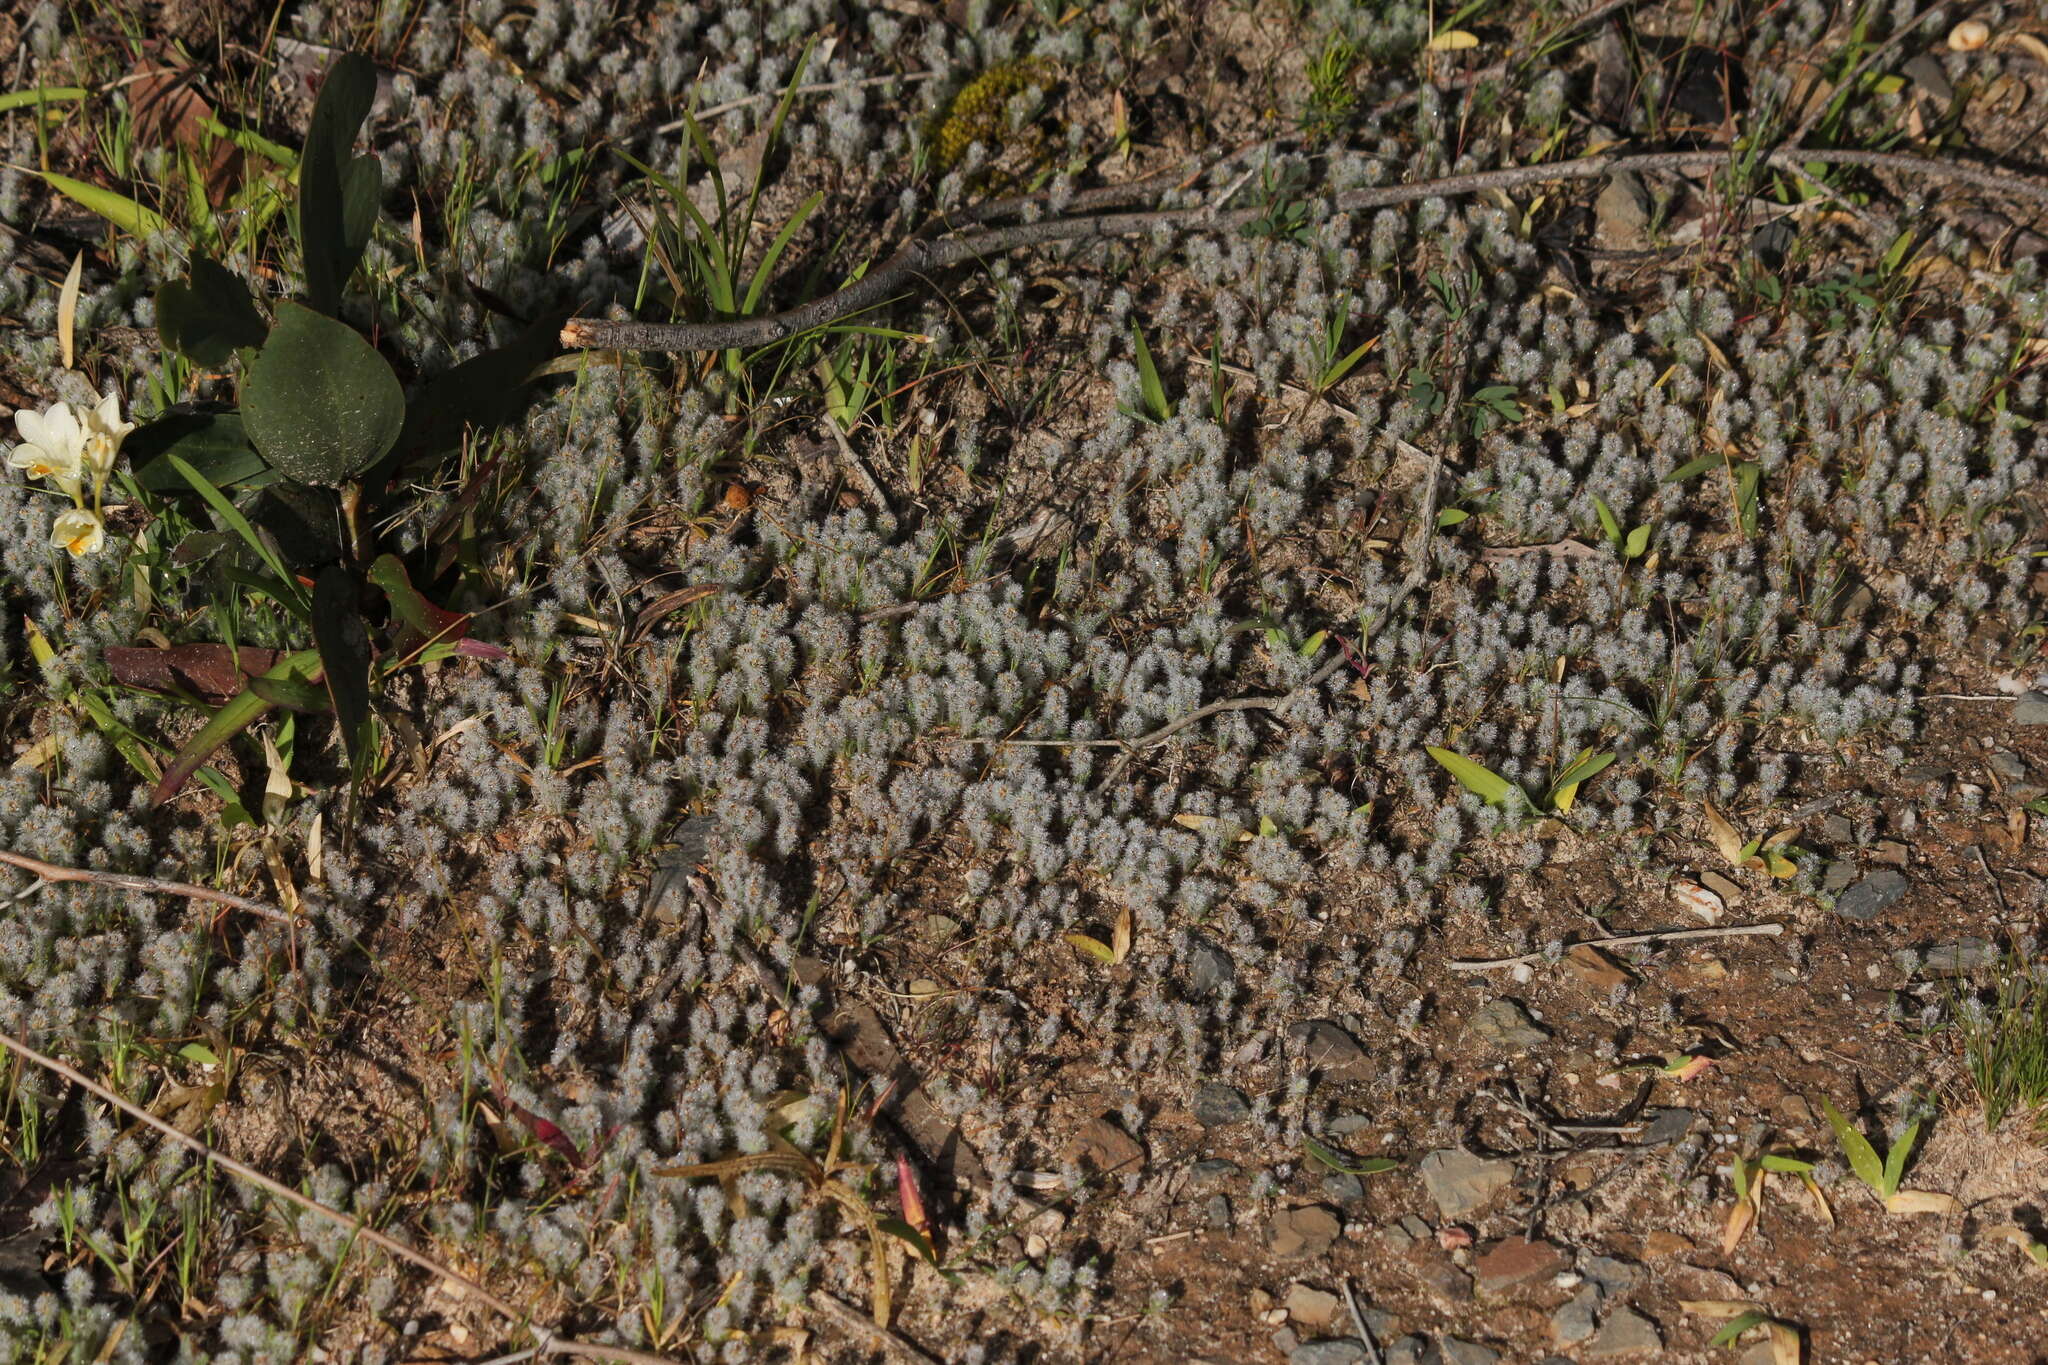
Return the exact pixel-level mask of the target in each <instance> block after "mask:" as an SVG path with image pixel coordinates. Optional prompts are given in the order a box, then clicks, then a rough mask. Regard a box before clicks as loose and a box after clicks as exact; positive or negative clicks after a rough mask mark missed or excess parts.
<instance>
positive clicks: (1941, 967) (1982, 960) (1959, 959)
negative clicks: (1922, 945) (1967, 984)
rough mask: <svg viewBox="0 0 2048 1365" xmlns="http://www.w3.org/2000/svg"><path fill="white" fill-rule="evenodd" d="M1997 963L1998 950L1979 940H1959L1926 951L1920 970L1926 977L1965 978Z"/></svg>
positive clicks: (1940, 944)
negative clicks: (1925, 957) (1925, 958)
mask: <svg viewBox="0 0 2048 1365" xmlns="http://www.w3.org/2000/svg"><path fill="white" fill-rule="evenodd" d="M1996 961H1998V950H1997V949H1996V948H1994V947H1992V946H1991V945H1990V944H1989V943H1986V942H1985V941H1984V940H1983V939H1981V938H1959V939H1957V940H1956V941H1955V942H1954V943H1939V944H1936V945H1935V946H1934V947H1932V948H1929V949H1928V950H1927V960H1926V962H1924V963H1922V964H1921V967H1920V970H1921V973H1922V974H1923V975H1926V976H1966V975H1968V974H1969V973H1971V972H1975V971H1981V970H1983V969H1984V968H1986V967H1988V966H1990V965H1991V964H1992V963H1994V962H1996Z"/></svg>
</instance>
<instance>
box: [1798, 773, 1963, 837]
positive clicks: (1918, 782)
mask: <svg viewBox="0 0 2048 1365" xmlns="http://www.w3.org/2000/svg"><path fill="white" fill-rule="evenodd" d="M1954 773H1955V769H1954V768H1953V767H1951V766H1950V765H1949V764H1946V763H1913V764H1909V765H1908V766H1907V767H1906V770H1905V771H1904V772H1902V773H1900V774H1899V781H1901V782H1910V783H1912V784H1913V785H1914V786H1916V787H1921V786H1926V785H1928V784H1929V783H1933V782H1946V781H1948V780H1949V778H1950V777H1951V776H1952V775H1953V774H1954ZM1829 818H1830V819H1835V820H1840V821H1841V822H1842V823H1843V824H1844V825H1847V824H1848V823H1849V817H1848V816H1846V815H1836V816H1830V817H1829ZM1822 827H1823V828H1826V826H1825V825H1823V826H1822Z"/></svg>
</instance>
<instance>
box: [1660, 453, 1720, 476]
mask: <svg viewBox="0 0 2048 1365" xmlns="http://www.w3.org/2000/svg"><path fill="white" fill-rule="evenodd" d="M1725 463H1726V461H1724V460H1723V459H1722V458H1721V457H1720V456H1719V455H1702V456H1700V457H1699V458H1698V459H1696V460H1687V461H1686V462H1685V463H1684V464H1682V465H1680V466H1679V467H1678V468H1676V469H1674V470H1672V471H1671V472H1670V473H1669V474H1666V475H1665V476H1664V482H1666V483H1684V482H1685V481H1686V480H1687V479H1690V478H1694V477H1696V476H1698V475H1701V474H1704V473H1706V472H1707V471H1708V470H1709V469H1719V468H1720V467H1721V466H1722V465H1723V464H1725Z"/></svg>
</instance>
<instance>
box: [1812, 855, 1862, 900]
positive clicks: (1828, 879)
mask: <svg viewBox="0 0 2048 1365" xmlns="http://www.w3.org/2000/svg"><path fill="white" fill-rule="evenodd" d="M1855 880H1856V864H1854V863H1852V862H1850V861H1848V860H1847V859H1845V858H1837V859H1836V860H1835V861H1834V862H1831V863H1829V864H1828V870H1827V871H1825V872H1823V873H1821V876H1820V889H1821V890H1823V891H1825V892H1827V893H1828V894H1829V895H1830V896H1834V895H1839V894H1840V893H1841V890H1842V888H1843V887H1845V886H1847V885H1848V884H1849V883H1850V882H1853V881H1855Z"/></svg>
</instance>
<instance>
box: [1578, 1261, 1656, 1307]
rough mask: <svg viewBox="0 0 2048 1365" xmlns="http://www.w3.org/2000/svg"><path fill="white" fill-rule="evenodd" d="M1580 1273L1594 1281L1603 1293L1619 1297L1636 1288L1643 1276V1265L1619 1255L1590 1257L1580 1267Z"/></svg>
mask: <svg viewBox="0 0 2048 1365" xmlns="http://www.w3.org/2000/svg"><path fill="white" fill-rule="evenodd" d="M1579 1273H1580V1274H1581V1275H1584V1276H1585V1277H1586V1278H1587V1279H1588V1280H1590V1281H1592V1282H1593V1284H1594V1285H1595V1286H1597V1287H1598V1288H1599V1290H1600V1292H1601V1293H1602V1294H1605V1295H1607V1296H1608V1297H1609V1298H1617V1299H1618V1298H1620V1297H1621V1296H1622V1295H1623V1294H1626V1293H1628V1291H1629V1290H1631V1289H1634V1288H1635V1287H1636V1285H1637V1284H1638V1283H1639V1282H1640V1281H1641V1280H1642V1278H1643V1268H1642V1267H1641V1266H1639V1265H1637V1264H1636V1263H1635V1262H1634V1261H1624V1260H1622V1259H1621V1258H1620V1257H1618V1256H1592V1257H1589V1258H1587V1260H1586V1263H1585V1264H1584V1265H1581V1266H1580V1267H1579Z"/></svg>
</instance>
